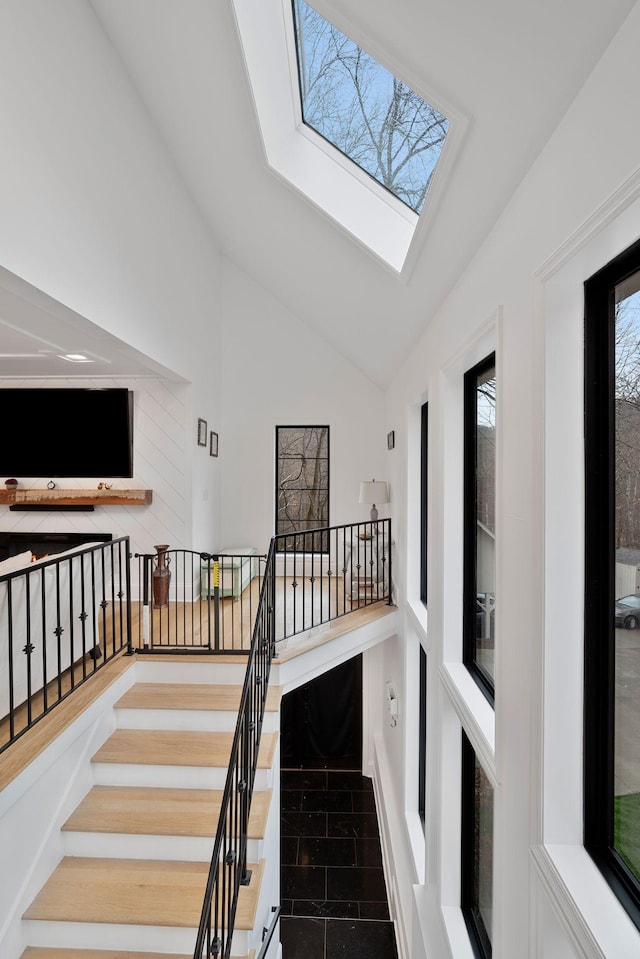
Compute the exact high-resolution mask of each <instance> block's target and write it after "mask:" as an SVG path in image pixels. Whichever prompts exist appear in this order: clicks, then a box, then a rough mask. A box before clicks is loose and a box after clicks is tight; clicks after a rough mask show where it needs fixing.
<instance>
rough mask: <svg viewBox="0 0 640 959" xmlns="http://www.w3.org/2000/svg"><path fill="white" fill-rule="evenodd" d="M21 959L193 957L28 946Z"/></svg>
mask: <svg viewBox="0 0 640 959" xmlns="http://www.w3.org/2000/svg"><path fill="white" fill-rule="evenodd" d="M20 959H193V954H191V953H190V954H189V955H187V954H186V953H177V952H129V951H127V952H120V951H119V950H118V951H114V950H113V949H59V948H51V947H48V946H47V947H45V946H28V948H27V949H25V951H24V952H23V953H22V956H21V957H20Z"/></svg>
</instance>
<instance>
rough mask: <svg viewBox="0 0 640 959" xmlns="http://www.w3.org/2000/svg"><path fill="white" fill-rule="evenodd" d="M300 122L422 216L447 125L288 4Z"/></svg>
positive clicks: (322, 24) (365, 57)
mask: <svg viewBox="0 0 640 959" xmlns="http://www.w3.org/2000/svg"><path fill="white" fill-rule="evenodd" d="M292 2H293V14H294V24H295V33H296V48H297V55H298V78H299V82H300V98H301V103H302V115H303V120H304V122H305V123H306V124H307V125H308V126H309V127H311V128H312V129H313V130H315V131H316V133H319V134H320V136H322V137H324V138H325V139H326V140H328V141H329V142H330V143H331V144H333V146H335V147H336V148H337V149H338V150H340V151H341V153H343V154H344V155H345V156H347V157H349V159H351V160H353V162H354V163H356V164H357V165H358V166H359V167H360V168H361V169H362V170H364V171H365V172H366V173H368V174H369V175H370V176H371V177H373V178H374V179H375V180H377V182H378V183H380V184H381V185H382V186H383V187H385V188H386V189H387V190H389V192H390V193H392V194H393V195H394V196H395V197H397V198H398V199H399V200H401V201H402V202H403V203H405V204H406V205H407V206H408V207H410V208H411V209H412V210H413V211H414V212H415V213H418V214H419V213H420V212H421V211H422V208H423V206H424V201H425V197H426V194H427V190H428V188H429V183H430V181H431V177H432V174H433V171H434V169H435V165H436V163H437V161H438V157H439V156H440V151H441V149H442V146H443V144H444V140H445V137H446V135H447V130H448V127H449V121H448V120H447V118H446V117H444V116H442V114H440V113H439V112H438V111H437V110H436V109H435V108H434V107H432V106H431V105H430V104H429V103H427V102H426V100H423V99H422V97H420V96H418V94H417V93H414V91H413V90H411V89H410V88H409V87H408V86H406V84H404V83H403V82H402V81H401V80H399V79H398V78H397V77H394V75H393V74H392V73H390V72H389V71H388V70H387V69H386V68H385V67H383V66H381V65H380V64H379V63H377V62H376V61H375V60H374V59H373V57H371V56H369V54H368V53H365V51H364V50H362V49H361V48H360V47H359V46H358V45H357V44H356V43H354V42H353V41H352V40H350V39H349V38H348V37H346V36H345V35H344V34H343V33H341V32H340V30H338V29H337V27H335V26H334V25H333V24H332V23H330V22H329V21H328V20H325V18H324V17H322V16H321V15H320V14H319V13H318V12H317V11H316V10H314V9H313V8H312V7H310V6H309V5H308V4H307V3H305V2H304V0H292Z"/></svg>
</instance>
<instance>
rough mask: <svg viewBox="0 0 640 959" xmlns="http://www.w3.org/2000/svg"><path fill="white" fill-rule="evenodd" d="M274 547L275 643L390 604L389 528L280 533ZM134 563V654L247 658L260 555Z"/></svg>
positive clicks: (174, 553) (178, 556) (179, 553)
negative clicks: (136, 601)
mask: <svg viewBox="0 0 640 959" xmlns="http://www.w3.org/2000/svg"><path fill="white" fill-rule="evenodd" d="M274 543H275V550H274V555H275V559H274V563H275V566H274V590H275V599H274V603H275V608H274V615H275V641H276V643H277V642H279V641H280V640H282V639H286V638H288V637H291V636H295V635H296V634H298V633H302V632H305V631H306V630H308V629H313V628H316V627H318V626H321V625H324V624H327V623H329V622H331V621H333V620H335V619H339V618H340V617H341V616H345V615H347V614H348V613H351V612H353V611H354V610H359V609H363V608H365V607H366V606H371V605H373V604H374V603H379V602H380V601H385V602H387V603H389V604H390V603H391V602H392V600H391V521H390V520H388V519H385V520H378V521H377V522H375V523H373V522H366V523H351V524H347V525H343V526H328V527H323V528H321V529H316V530H309V531H307V532H304V533H287V534H283V535H280V536H277V537H275V540H274ZM137 559H138V562H139V582H140V583H141V596H140V601H139V607H138V610H137V612H136V615H135V616H134V623H133V629H134V636H133V640H134V645H135V646H136V647H137V648H138V649H139V650H142V651H152V652H163V651H166V652H169V651H173V650H175V649H176V648H179V649H181V650H183V651H185V652H186V651H193V652H203V651H209V652H214V653H217V652H220V653H242V654H245V655H246V653H247V651H248V649H249V646H250V642H251V636H252V631H253V624H254V622H255V617H256V612H257V609H258V601H259V597H260V591H261V587H262V581H263V578H264V575H265V563H266V556H264V555H261V554H258V553H257V551H253V552H251V553H247V552H234V553H205V552H202V553H198V552H194V551H191V550H166V551H165V552H164V555H163V556H162V557H161V558H159V557H158V556H157V555H154V554H141V555H139V556H137ZM160 570H161V571H162V576H160V575H158V574H159V571H160ZM167 574H168V575H167Z"/></svg>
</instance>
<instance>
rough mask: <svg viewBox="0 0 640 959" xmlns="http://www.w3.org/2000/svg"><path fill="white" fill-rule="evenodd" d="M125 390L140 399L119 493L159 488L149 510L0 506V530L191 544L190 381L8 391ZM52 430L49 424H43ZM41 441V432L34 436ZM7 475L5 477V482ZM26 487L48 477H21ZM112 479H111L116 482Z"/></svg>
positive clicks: (89, 484)
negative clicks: (130, 460)
mask: <svg viewBox="0 0 640 959" xmlns="http://www.w3.org/2000/svg"><path fill="white" fill-rule="evenodd" d="M45 386H46V387H50V388H64V387H67V388H68V387H91V386H93V387H103V388H104V387H109V386H112V387H126V388H127V389H129V390H132V391H133V395H134V476H133V478H132V479H117V480H113V486H114V488H116V489H135V488H143V489H144V488H148V489H152V490H153V502H152V503H151V505H150V506H100V507H98V506H97V507H96V508H95V510H94V512H86V513H85V512H78V513H67V512H34V513H28V512H25V513H21V512H15V513H12V512H10V510H9V508H8V507H6V506H0V529H1V530H3V531H5V532H6V531H13V530H18V531H22V532H32V531H34V530H41V531H43V532H83V533H84V532H94V531H95V532H99V533H111V534H112V536H113V537H114V539H115V538H116V537H119V536H129V537H130V539H131V550H132V552H134V553H135V552H153V546H154V545H155V544H156V543H169V544H170V545H171V546H172V547H174V548H175V547H190V545H191V543H190V537H191V518H190V511H189V509H188V505H187V504H188V503H189V502H190V497H189V495H187V494H188V490H189V487H190V483H191V458H190V457H191V449H190V446H189V447H188V446H187V442H188V440H187V437H191V433H192V432H193V431H192V430H191V429H190V427H191V419H192V417H191V387H190V385H189V384H186V383H180V382H174V381H171V380H166V379H160V378H158V379H155V378H149V379H147V378H135V379H129V378H114V379H105V378H102V377H101V378H100V379H96V380H91V379H80V378H75V377H74V378H69V379H60V378H56V379H41V380H34V379H24V380H20V379H13V378H12V379H5V380H0V388H2V387H5V388H6V387H14V388H15V387H32V388H33V387H45ZM42 428H43V429H44V428H46V424H44V423H43V424H42ZM34 441H35V442H37V433H36V435H35V436H34ZM5 479H6V477H0V483H2V482H4V480H5ZM18 479H19V480H20V484H21V486H22V487H23V488H30V487H45V486H46V484H47V480H46V479H29V478H28V477H18ZM98 482H99V481H98V480H96V479H89V480H82V479H80V478H77V479H68V480H67V479H64V480H57V479H56V483H57V485H58V486H59V487H62V488H67V489H80V488H82V489H94V488H96V487H97V485H98ZM110 482H111V481H110Z"/></svg>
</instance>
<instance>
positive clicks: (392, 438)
mask: <svg viewBox="0 0 640 959" xmlns="http://www.w3.org/2000/svg"><path fill="white" fill-rule="evenodd" d="M395 445H396V431H395V430H391V432H390V433H387V449H388V450H392V449H393V448H394V446H395Z"/></svg>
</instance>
